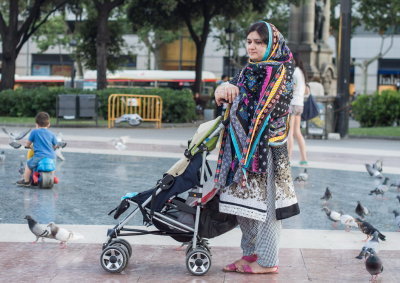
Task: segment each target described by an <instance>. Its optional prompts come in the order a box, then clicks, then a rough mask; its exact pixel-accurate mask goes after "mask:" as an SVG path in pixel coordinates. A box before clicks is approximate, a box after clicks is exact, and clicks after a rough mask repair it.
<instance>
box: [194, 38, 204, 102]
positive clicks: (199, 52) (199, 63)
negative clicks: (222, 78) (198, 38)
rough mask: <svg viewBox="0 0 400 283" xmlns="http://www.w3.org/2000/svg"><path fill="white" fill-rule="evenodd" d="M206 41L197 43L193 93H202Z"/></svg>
mask: <svg viewBox="0 0 400 283" xmlns="http://www.w3.org/2000/svg"><path fill="white" fill-rule="evenodd" d="M205 46H206V44H205V42H200V43H199V44H196V79H195V82H194V85H193V93H194V94H196V93H199V94H201V82H202V75H203V74H202V71H203V55H204V49H205Z"/></svg>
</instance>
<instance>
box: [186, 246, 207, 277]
mask: <svg viewBox="0 0 400 283" xmlns="http://www.w3.org/2000/svg"><path fill="white" fill-rule="evenodd" d="M186 267H187V269H188V270H189V272H190V273H192V274H193V275H197V276H200V275H204V274H206V273H207V272H208V270H210V267H211V255H210V253H208V252H207V251H206V250H204V249H198V248H197V249H194V250H192V251H190V252H189V253H188V254H187V255H186Z"/></svg>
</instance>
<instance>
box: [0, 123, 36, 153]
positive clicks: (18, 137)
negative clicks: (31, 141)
mask: <svg viewBox="0 0 400 283" xmlns="http://www.w3.org/2000/svg"><path fill="white" fill-rule="evenodd" d="M2 130H3V132H4V133H5V134H6V135H8V138H9V139H10V142H9V145H10V146H12V147H13V148H15V149H17V148H20V147H21V146H22V145H21V144H20V143H19V142H17V141H19V140H21V139H23V138H24V137H25V136H26V135H27V134H28V133H29V132H30V131H31V129H28V130H25V131H22V132H20V133H10V132H9V131H7V129H6V128H2Z"/></svg>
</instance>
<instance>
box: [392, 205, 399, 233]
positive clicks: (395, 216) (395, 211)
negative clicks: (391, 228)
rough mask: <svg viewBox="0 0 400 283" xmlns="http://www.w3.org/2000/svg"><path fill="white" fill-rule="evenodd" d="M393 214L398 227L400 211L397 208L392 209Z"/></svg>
mask: <svg viewBox="0 0 400 283" xmlns="http://www.w3.org/2000/svg"><path fill="white" fill-rule="evenodd" d="M393 214H394V219H395V221H396V224H397V226H398V227H399V229H400V213H399V212H398V211H397V210H393ZM399 231H400V230H399Z"/></svg>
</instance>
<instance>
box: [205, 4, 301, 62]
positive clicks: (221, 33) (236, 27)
mask: <svg viewBox="0 0 400 283" xmlns="http://www.w3.org/2000/svg"><path fill="white" fill-rule="evenodd" d="M289 2H294V1H269V2H268V3H267V5H266V8H265V11H253V10H243V11H242V13H240V14H239V15H238V16H237V17H235V19H232V20H227V19H226V18H225V17H224V16H218V17H215V19H214V20H213V22H212V25H213V33H214V38H215V39H216V40H218V50H220V49H223V50H226V51H227V52H228V49H229V48H228V46H229V42H228V40H227V36H226V35H227V29H228V25H229V24H231V26H230V28H231V31H232V32H233V34H234V35H233V38H234V40H233V41H232V42H230V44H231V48H232V50H233V56H232V58H231V60H232V61H231V64H233V65H234V66H236V68H241V67H242V66H241V58H240V56H239V50H240V49H241V48H245V45H246V41H245V40H243V39H244V37H245V34H246V31H247V29H248V28H249V27H250V25H251V24H253V23H254V22H255V21H257V20H264V21H267V22H270V23H272V24H274V25H275V26H276V27H277V28H278V30H279V31H280V32H281V33H282V34H283V35H284V36H285V37H286V38H287V37H288V32H289V17H290V5H288V4H289Z"/></svg>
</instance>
